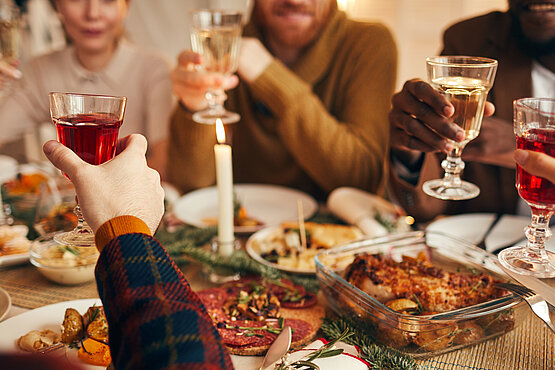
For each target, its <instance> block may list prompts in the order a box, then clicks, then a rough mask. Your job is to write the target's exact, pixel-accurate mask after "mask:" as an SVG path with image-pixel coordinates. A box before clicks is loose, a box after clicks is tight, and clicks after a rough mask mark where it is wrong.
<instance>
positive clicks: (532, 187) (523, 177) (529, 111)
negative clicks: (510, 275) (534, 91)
mask: <svg viewBox="0 0 555 370" xmlns="http://www.w3.org/2000/svg"><path fill="white" fill-rule="evenodd" d="M513 112H514V114H513V127H514V132H515V135H516V147H517V148H518V149H525V150H533V151H535V152H541V153H545V154H547V155H549V156H551V157H555V99H548V98H543V99H542V98H523V99H519V100H515V101H514V102H513ZM516 188H517V189H518V195H520V197H521V198H522V199H524V200H525V201H526V203H528V205H529V206H530V208H531V210H532V222H531V224H530V225H529V226H527V227H526V230H525V234H526V238H527V239H528V242H527V243H526V245H524V246H516V247H511V248H507V249H504V250H503V251H501V253H499V256H498V257H499V262H501V264H502V265H503V266H504V267H506V268H507V269H509V270H510V271H513V272H516V273H518V274H524V275H532V276H535V277H538V278H552V277H555V253H553V252H551V251H548V250H546V249H545V242H546V241H547V239H549V238H550V237H551V230H550V229H549V220H550V219H551V216H552V215H553V212H554V211H555V184H553V183H552V182H551V181H549V180H547V179H545V178H543V177H540V176H534V175H532V174H531V173H528V172H526V171H525V170H523V169H522V167H520V166H519V165H518V164H517V166H516Z"/></svg>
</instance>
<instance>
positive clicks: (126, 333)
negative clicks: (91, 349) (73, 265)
mask: <svg viewBox="0 0 555 370" xmlns="http://www.w3.org/2000/svg"><path fill="white" fill-rule="evenodd" d="M95 273H96V281H97V285H98V292H99V294H100V298H101V299H102V302H103V304H104V310H105V312H106V317H107V319H108V325H109V337H110V350H111V352H112V358H113V362H114V365H115V367H116V368H117V369H170V368H171V369H201V368H202V369H232V368H233V365H232V364H231V358H230V357H229V354H228V353H227V351H226V350H225V349H224V348H223V346H222V344H221V343H222V342H221V339H220V336H219V334H218V331H217V329H216V328H215V327H214V325H213V324H212V320H211V318H210V316H209V315H208V313H207V312H206V309H205V308H204V305H203V304H202V302H201V301H200V299H199V297H198V296H197V295H196V294H195V293H194V292H193V291H192V290H191V288H190V286H189V283H188V282H187V281H186V280H185V277H184V276H183V274H182V273H181V271H180V270H179V269H178V268H177V266H176V265H175V263H174V261H173V260H172V259H171V258H170V257H169V256H168V254H167V252H166V251H165V250H164V248H162V246H161V245H160V244H159V243H158V241H156V239H154V238H153V237H151V236H149V235H145V234H140V233H133V234H125V235H120V236H118V237H117V238H115V239H113V240H112V241H110V242H109V243H108V244H107V245H106V247H105V248H104V249H103V251H102V252H101V254H100V258H99V260H98V264H97V266H96V272H95Z"/></svg>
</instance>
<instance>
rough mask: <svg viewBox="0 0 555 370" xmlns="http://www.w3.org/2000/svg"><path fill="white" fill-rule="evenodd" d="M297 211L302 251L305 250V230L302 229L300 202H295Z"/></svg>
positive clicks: (302, 220) (302, 219)
mask: <svg viewBox="0 0 555 370" xmlns="http://www.w3.org/2000/svg"><path fill="white" fill-rule="evenodd" d="M297 210H298V213H299V232H300V234H301V247H302V251H305V250H306V229H305V227H304V215H303V202H302V200H300V199H298V200H297Z"/></svg>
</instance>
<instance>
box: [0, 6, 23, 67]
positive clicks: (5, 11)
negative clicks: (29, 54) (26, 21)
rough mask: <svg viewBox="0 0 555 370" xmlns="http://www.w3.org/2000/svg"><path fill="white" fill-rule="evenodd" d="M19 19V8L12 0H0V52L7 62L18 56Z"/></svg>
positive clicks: (12, 61)
mask: <svg viewBox="0 0 555 370" xmlns="http://www.w3.org/2000/svg"><path fill="white" fill-rule="evenodd" d="M20 20H21V17H20V11H19V8H18V7H17V5H16V4H15V3H14V2H13V0H0V53H2V54H1V57H2V61H3V62H6V63H7V64H12V63H14V62H15V61H17V59H18V57H19V37H20V34H19V32H20V31H19V28H20Z"/></svg>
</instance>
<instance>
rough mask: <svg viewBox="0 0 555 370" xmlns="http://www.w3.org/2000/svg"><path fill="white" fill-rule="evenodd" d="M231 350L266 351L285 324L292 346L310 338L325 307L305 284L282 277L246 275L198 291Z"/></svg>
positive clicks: (317, 326) (254, 352)
mask: <svg viewBox="0 0 555 370" xmlns="http://www.w3.org/2000/svg"><path fill="white" fill-rule="evenodd" d="M198 295H199V297H200V299H201V300H202V302H203V303H204V305H205V307H206V309H207V311H208V313H209V314H210V316H211V317H212V321H213V322H214V325H215V326H216V327H217V328H218V331H219V333H220V336H221V337H222V340H223V342H224V344H225V345H226V346H227V348H228V349H229V352H230V353H232V354H236V355H245V356H249V355H262V354H264V353H265V352H266V351H267V350H268V347H269V346H270V345H271V344H272V342H273V341H274V339H275V338H276V337H277V335H278V334H279V333H280V332H281V330H282V329H283V328H284V327H285V326H290V327H291V329H292V340H291V346H292V347H293V348H294V347H298V346H301V345H303V344H305V343H307V342H309V341H310V340H311V339H312V338H314V336H315V335H316V332H317V331H318V329H319V328H320V325H321V321H322V318H323V317H324V309H323V307H321V306H319V305H318V304H317V300H316V296H315V295H314V294H312V293H310V292H307V291H306V290H305V289H304V288H303V287H302V286H299V285H296V284H293V283H292V282H290V281H288V280H285V279H281V280H267V279H263V278H252V277H247V278H243V279H241V280H239V281H237V282H234V283H229V284H226V285H224V286H221V287H219V288H212V289H206V290H203V291H200V292H198Z"/></svg>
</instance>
